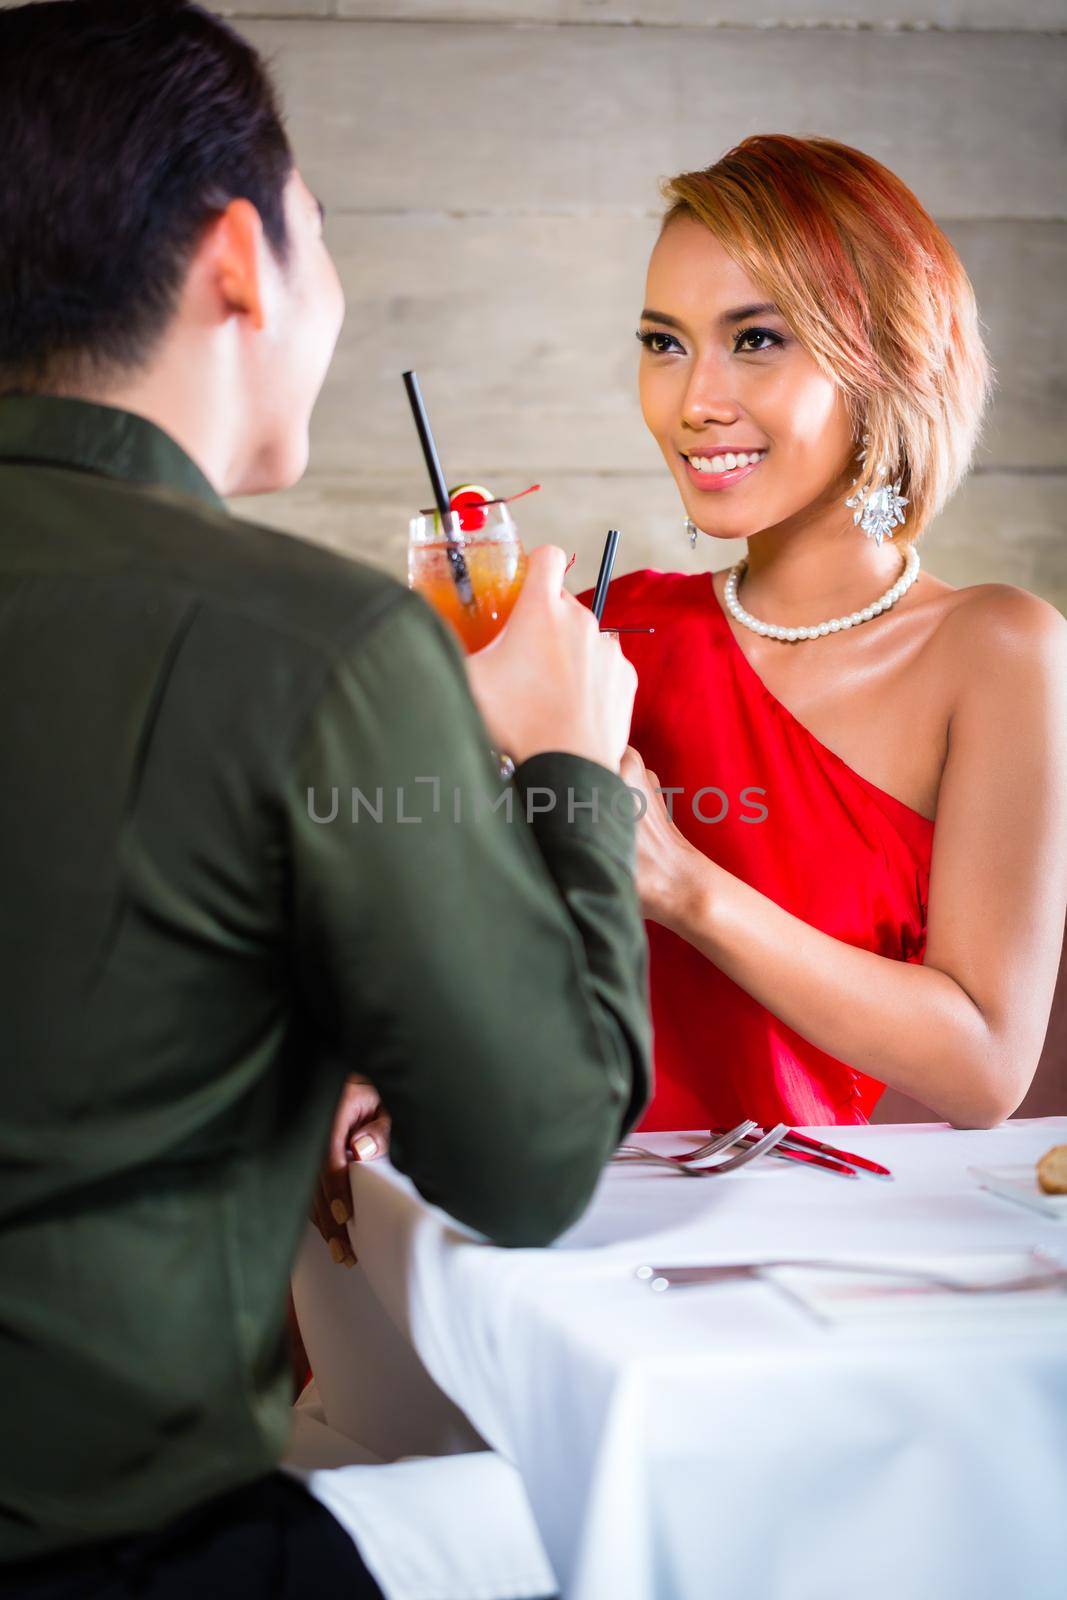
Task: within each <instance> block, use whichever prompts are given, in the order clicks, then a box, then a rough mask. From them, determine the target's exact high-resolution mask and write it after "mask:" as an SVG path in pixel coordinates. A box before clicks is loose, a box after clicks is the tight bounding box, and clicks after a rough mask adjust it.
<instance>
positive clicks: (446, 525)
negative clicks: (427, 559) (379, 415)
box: [404, 372, 477, 610]
mask: <svg viewBox="0 0 1067 1600" xmlns="http://www.w3.org/2000/svg"><path fill="white" fill-rule="evenodd" d="M404 388H405V389H406V390H407V394H408V400H409V402H410V404H411V414H412V416H413V417H414V418H415V431H416V432H417V433H418V436H419V443H420V444H421V446H422V454H423V459H424V460H425V462H426V471H427V472H428V473H429V475H430V487H431V488H432V490H433V497H434V500H435V501H436V502H437V509H438V511H439V512H440V514H441V526H442V529H443V531H444V536H445V540H446V546H447V552H448V562H449V565H450V567H451V568H452V577H453V579H454V580H455V585H456V589H457V590H458V592H459V597H460V599H461V600H462V601H463V604H464V605H465V606H468V607H470V608H471V609H472V610H474V609H476V608H477V601H476V600H475V598H474V589H473V587H472V585H471V575H470V573H469V572H468V570H467V563H466V561H464V559H463V551H462V550H461V549H460V547H459V542H458V541H457V539H456V536H455V533H454V531H453V528H452V506H451V503H450V501H449V498H448V488H447V486H446V484H445V475H444V473H443V472H442V470H441V457H440V456H439V455H438V454H437V445H436V443H435V441H434V436H433V430H432V429H431V427H430V419H429V417H428V416H427V415H426V406H425V404H424V403H423V398H422V391H421V390H420V388H419V380H418V377H417V375H416V374H415V373H414V372H405V374H404Z"/></svg>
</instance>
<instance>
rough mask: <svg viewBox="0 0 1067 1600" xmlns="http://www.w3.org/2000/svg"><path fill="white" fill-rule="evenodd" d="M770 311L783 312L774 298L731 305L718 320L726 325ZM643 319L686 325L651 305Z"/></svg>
mask: <svg viewBox="0 0 1067 1600" xmlns="http://www.w3.org/2000/svg"><path fill="white" fill-rule="evenodd" d="M769 312H773V313H774V314H775V316H779V317H780V316H781V314H782V313H781V312H780V311H779V310H778V307H777V306H776V305H775V304H774V302H773V301H772V300H763V301H761V302H760V303H759V304H757V305H751V306H731V307H730V309H729V311H724V312H722V314H721V315H720V316H719V317H718V318H717V319H716V320H717V321H718V322H720V323H722V324H724V325H725V324H727V323H731V322H745V321H747V319H748V318H749V317H764V316H766V315H767V314H768V313H769ZM641 321H642V322H662V323H663V324H664V325H665V326H666V327H668V328H678V329H684V327H685V324H684V322H679V320H678V318H677V317H671V316H668V315H667V313H666V311H653V310H652V309H651V308H650V307H649V306H646V307H645V309H644V310H643V311H642V313H641Z"/></svg>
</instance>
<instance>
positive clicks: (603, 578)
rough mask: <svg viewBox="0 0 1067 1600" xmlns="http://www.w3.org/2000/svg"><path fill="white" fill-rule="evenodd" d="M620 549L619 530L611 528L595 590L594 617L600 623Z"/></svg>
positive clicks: (601, 559)
mask: <svg viewBox="0 0 1067 1600" xmlns="http://www.w3.org/2000/svg"><path fill="white" fill-rule="evenodd" d="M618 548H619V530H618V528H609V529H608V537H607V541H606V542H605V545H604V554H603V555H602V556H601V558H600V571H599V573H598V574H597V580H596V588H595V589H594V590H593V615H594V617H595V618H596V619H597V621H598V622H599V621H600V619H601V617H602V616H603V615H604V606H605V603H606V601H607V598H608V584H609V583H610V582H611V571H612V568H613V567H614V565H615V553H616V551H617V550H618Z"/></svg>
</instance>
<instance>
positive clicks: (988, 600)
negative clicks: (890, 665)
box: [935, 580, 1067, 660]
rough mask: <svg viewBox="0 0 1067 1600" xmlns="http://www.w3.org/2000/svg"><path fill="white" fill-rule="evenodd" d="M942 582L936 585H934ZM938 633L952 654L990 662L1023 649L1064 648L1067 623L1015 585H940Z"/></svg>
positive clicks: (1060, 614) (1039, 598)
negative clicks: (981, 657) (978, 654)
mask: <svg viewBox="0 0 1067 1600" xmlns="http://www.w3.org/2000/svg"><path fill="white" fill-rule="evenodd" d="M935 581H938V580H935ZM939 588H940V590H941V591H942V593H941V594H940V595H939V599H940V601H941V605H942V606H943V615H942V617H941V619H940V625H939V627H938V633H940V634H943V635H944V636H945V641H946V644H947V645H948V646H949V648H951V649H953V650H962V651H965V652H966V653H967V654H968V655H972V656H973V655H974V654H975V652H976V651H977V652H981V653H982V654H983V655H988V654H989V653H991V659H994V660H995V659H996V658H998V657H1000V656H1001V655H1002V654H1003V653H1004V652H1008V653H1011V654H1014V653H1016V652H1018V651H1019V650H1020V649H1024V650H1025V649H1027V648H1035V649H1042V648H1045V647H1051V648H1052V649H1053V650H1055V649H1056V648H1061V649H1062V648H1063V641H1064V640H1067V618H1065V617H1064V616H1063V614H1062V612H1060V611H1057V609H1056V607H1055V606H1054V605H1050V603H1049V602H1048V601H1047V600H1043V599H1042V598H1041V596H1040V595H1037V594H1032V593H1031V592H1030V591H1029V590H1028V589H1020V588H1017V587H1016V585H1015V584H1012V583H975V584H970V585H968V586H967V587H966V588H963V589H954V588H952V587H951V585H949V584H941V583H940V582H939Z"/></svg>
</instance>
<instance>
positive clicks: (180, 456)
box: [0, 394, 226, 510]
mask: <svg viewBox="0 0 1067 1600" xmlns="http://www.w3.org/2000/svg"><path fill="white" fill-rule="evenodd" d="M3 461H37V462H49V463H51V464H52V465H54V466H58V467H74V468H77V469H79V470H81V471H82V472H95V473H100V474H102V475H103V476H104V477H107V478H123V479H125V481H126V482H127V483H138V484H143V485H145V486H154V487H161V488H165V489H175V490H177V491H178V492H179V493H181V494H187V495H191V496H192V497H193V498H194V499H196V500H201V501H204V502H205V503H206V504H208V505H210V506H212V507H214V508H215V509H216V510H225V509H226V508H225V504H224V502H223V500H222V499H221V497H220V496H219V495H218V494H216V492H215V490H214V489H213V488H212V486H211V484H210V483H209V482H208V480H207V478H206V477H205V476H204V474H203V473H202V472H201V470H200V468H199V467H198V466H197V465H196V462H195V461H193V460H192V458H191V457H190V456H188V455H186V453H185V451H184V450H183V449H182V447H181V445H179V444H177V443H176V442H175V440H173V439H172V438H171V436H170V434H169V433H164V431H163V429H162V428H160V427H157V426H156V424H155V423H154V422H149V420H148V418H147V417H139V416H136V415H135V414H134V413H133V412H132V411H120V410H119V409H118V408H117V407H116V406H102V405H97V404H96V403H95V402H94V401H89V400H75V399H71V398H68V397H67V396H66V395H51V394H33V395H17V394H16V395H0V462H3Z"/></svg>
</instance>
